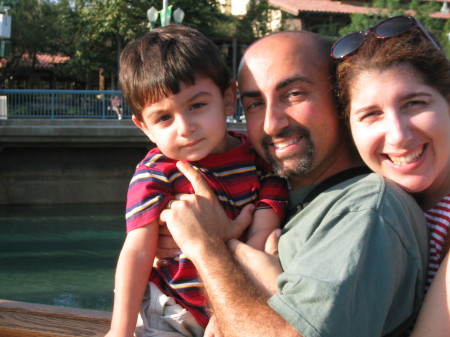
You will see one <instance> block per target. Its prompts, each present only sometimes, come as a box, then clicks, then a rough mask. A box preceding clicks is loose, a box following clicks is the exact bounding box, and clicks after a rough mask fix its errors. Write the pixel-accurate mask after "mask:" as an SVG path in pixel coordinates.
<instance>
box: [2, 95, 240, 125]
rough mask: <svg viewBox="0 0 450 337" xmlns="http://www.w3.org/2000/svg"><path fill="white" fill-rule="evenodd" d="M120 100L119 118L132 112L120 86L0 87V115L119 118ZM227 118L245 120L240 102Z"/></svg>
mask: <svg viewBox="0 0 450 337" xmlns="http://www.w3.org/2000/svg"><path fill="white" fill-rule="evenodd" d="M116 95H117V96H119V98H120V99H121V100H122V118H131V115H132V112H131V109H130V107H129V106H128V105H127V103H126V102H125V100H124V99H123V97H122V93H121V91H119V90H40V89H39V90H29V89H1V90H0V119H6V118H50V119H55V118H97V119H98V118H101V119H116V118H118V116H117V114H116V112H115V111H114V109H113V106H112V104H111V100H112V99H113V97H114V96H116ZM227 121H228V122H245V119H244V117H243V112H242V106H241V104H240V103H239V104H238V106H237V107H236V113H235V114H234V115H233V116H231V117H229V118H228V119H227Z"/></svg>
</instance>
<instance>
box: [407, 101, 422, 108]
mask: <svg viewBox="0 0 450 337" xmlns="http://www.w3.org/2000/svg"><path fill="white" fill-rule="evenodd" d="M425 104H426V102H424V101H421V100H413V101H409V102H407V103H406V104H405V105H404V108H414V107H421V106H424V105H425Z"/></svg>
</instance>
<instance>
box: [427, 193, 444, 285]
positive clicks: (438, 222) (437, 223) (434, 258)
mask: <svg viewBox="0 0 450 337" xmlns="http://www.w3.org/2000/svg"><path fill="white" fill-rule="evenodd" d="M425 217H426V219H427V223H428V228H429V229H430V261H429V264H428V277H427V288H428V287H429V286H430V284H431V281H433V279H434V276H435V275H436V273H437V270H438V269H439V266H440V265H441V262H442V259H443V258H444V257H445V252H444V251H443V247H444V243H445V240H446V237H447V235H450V234H449V227H450V194H448V195H447V196H445V197H444V198H442V199H441V200H440V201H439V202H438V204H437V205H436V206H434V207H433V208H432V209H429V210H428V211H426V212H425ZM447 240H448V239H447Z"/></svg>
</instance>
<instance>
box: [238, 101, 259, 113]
mask: <svg viewBox="0 0 450 337" xmlns="http://www.w3.org/2000/svg"><path fill="white" fill-rule="evenodd" d="M262 104H263V103H262V102H260V101H256V102H250V103H247V104H243V105H242V106H243V107H244V110H245V111H251V110H253V109H256V108H257V107H259V106H261V105H262Z"/></svg>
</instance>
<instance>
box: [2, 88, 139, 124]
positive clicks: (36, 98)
mask: <svg viewBox="0 0 450 337" xmlns="http://www.w3.org/2000/svg"><path fill="white" fill-rule="evenodd" d="M115 95H117V96H119V98H120V99H121V100H122V116H123V118H130V117H131V111H130V108H129V107H128V105H127V104H126V102H125V101H124V99H123V97H122V93H121V92H120V91H118V90H27V89H17V90H16V89H5V90H0V118H27V117H33V118H52V119H53V118H101V119H108V118H118V115H117V114H116V112H115V111H114V110H113V106H112V104H111V100H112V99H113V98H114V96H115Z"/></svg>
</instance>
